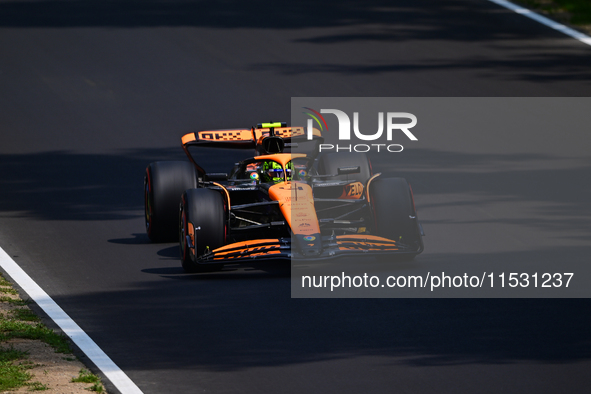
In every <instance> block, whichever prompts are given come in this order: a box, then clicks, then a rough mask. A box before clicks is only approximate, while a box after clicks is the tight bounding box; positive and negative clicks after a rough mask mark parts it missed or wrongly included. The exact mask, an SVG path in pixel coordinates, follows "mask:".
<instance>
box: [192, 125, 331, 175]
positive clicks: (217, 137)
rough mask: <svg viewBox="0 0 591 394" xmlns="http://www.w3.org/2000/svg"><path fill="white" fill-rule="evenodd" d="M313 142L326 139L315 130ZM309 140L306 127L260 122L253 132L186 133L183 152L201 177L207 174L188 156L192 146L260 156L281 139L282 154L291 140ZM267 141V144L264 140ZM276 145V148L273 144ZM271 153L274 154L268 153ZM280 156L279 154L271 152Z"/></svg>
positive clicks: (217, 131)
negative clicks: (235, 150) (248, 150)
mask: <svg viewBox="0 0 591 394" xmlns="http://www.w3.org/2000/svg"><path fill="white" fill-rule="evenodd" d="M312 134H313V137H312V138H313V139H314V140H318V139H320V140H323V139H322V135H321V133H320V130H318V129H316V128H314V129H313V130H312ZM305 139H306V132H305V130H304V128H303V127H289V126H286V124H285V123H279V122H277V123H260V124H258V125H257V127H256V128H255V127H252V128H250V129H227V130H206V131H197V132H194V133H188V134H185V135H184V136H183V137H182V138H181V141H182V144H183V150H184V151H185V153H186V154H187V156H188V157H189V160H191V162H192V163H193V164H194V165H195V167H196V168H197V171H198V172H199V173H200V175H203V174H205V170H203V168H201V167H200V166H199V165H198V164H197V163H196V162H195V160H193V157H192V156H191V154H190V153H189V147H191V146H203V147H211V148H225V149H255V150H256V151H257V152H258V153H259V154H264V153H267V152H265V149H266V148H263V147H266V146H267V145H268V143H269V142H271V140H274V141H273V142H276V141H277V140H280V146H281V148H280V151H283V147H284V146H289V145H290V144H291V143H292V140H301V141H304V140H305ZM265 140H266V141H265ZM273 146H277V145H276V144H273ZM269 153H271V152H269ZM272 153H280V152H272Z"/></svg>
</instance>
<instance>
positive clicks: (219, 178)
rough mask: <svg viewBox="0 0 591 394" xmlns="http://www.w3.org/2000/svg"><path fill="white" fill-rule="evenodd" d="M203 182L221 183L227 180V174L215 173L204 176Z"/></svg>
mask: <svg viewBox="0 0 591 394" xmlns="http://www.w3.org/2000/svg"><path fill="white" fill-rule="evenodd" d="M203 180H204V181H205V182H223V181H227V180H228V174H226V173H224V172H216V173H211V174H205V175H204V176H203Z"/></svg>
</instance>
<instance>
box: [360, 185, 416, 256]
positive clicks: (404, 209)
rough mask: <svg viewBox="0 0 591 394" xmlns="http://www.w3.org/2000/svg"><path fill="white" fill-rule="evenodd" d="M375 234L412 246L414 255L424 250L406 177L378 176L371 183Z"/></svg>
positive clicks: (370, 190) (370, 191) (370, 192)
mask: <svg viewBox="0 0 591 394" xmlns="http://www.w3.org/2000/svg"><path fill="white" fill-rule="evenodd" d="M369 187H370V189H369V194H370V204H371V207H372V211H373V215H374V234H375V235H378V236H380V237H384V238H388V239H392V240H394V241H398V242H401V243H403V244H405V245H407V246H409V247H410V248H411V250H410V251H411V252H416V253H414V254H411V258H412V257H414V255H416V254H419V253H421V252H422V251H423V241H422V238H421V230H420V228H419V222H418V219H417V213H416V210H415V206H414V201H413V197H412V191H411V189H410V186H409V184H408V182H407V181H406V179H404V178H379V177H378V178H376V179H374V180H373V181H372V182H371V183H370V186H369Z"/></svg>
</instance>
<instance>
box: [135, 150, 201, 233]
mask: <svg viewBox="0 0 591 394" xmlns="http://www.w3.org/2000/svg"><path fill="white" fill-rule="evenodd" d="M194 187H197V172H196V171H195V167H193V165H192V164H191V163H189V162H184V161H157V162H154V163H151V164H150V165H149V166H148V168H146V175H145V177H144V212H145V224H146V232H147V234H148V237H149V238H150V240H151V241H152V242H173V241H174V240H175V239H176V237H177V229H178V206H179V205H178V204H179V199H180V197H181V194H182V193H183V192H184V191H185V190H187V189H192V188H194Z"/></svg>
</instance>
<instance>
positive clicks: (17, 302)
mask: <svg viewBox="0 0 591 394" xmlns="http://www.w3.org/2000/svg"><path fill="white" fill-rule="evenodd" d="M0 302H8V303H9V304H12V305H16V306H26V305H29V304H30V303H31V301H29V300H15V299H13V298H10V297H7V296H0Z"/></svg>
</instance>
